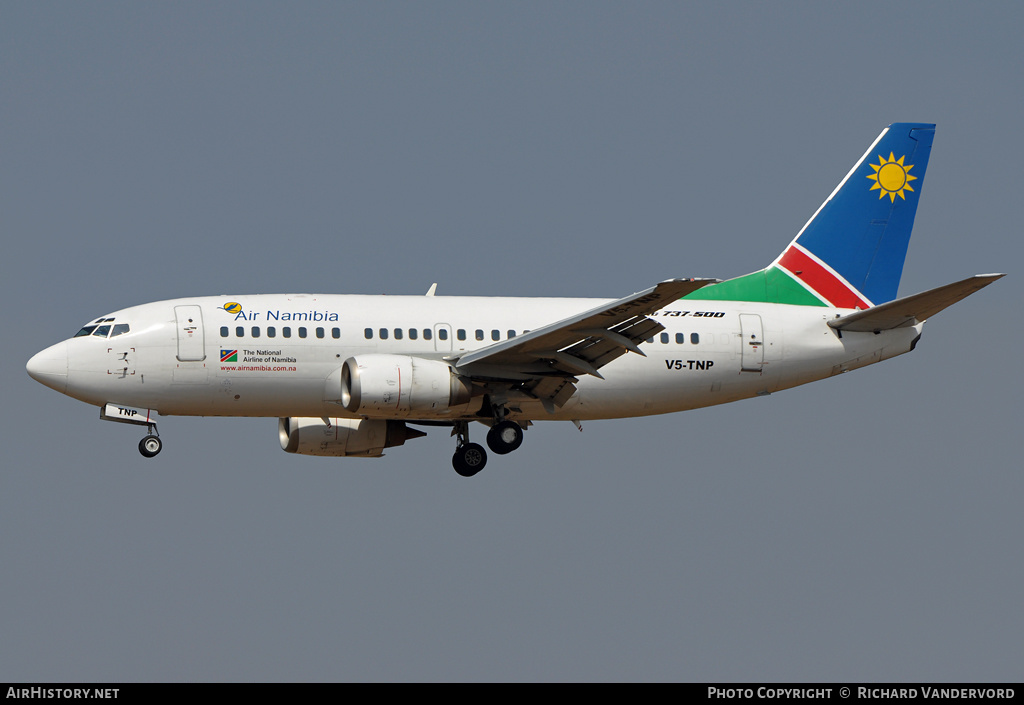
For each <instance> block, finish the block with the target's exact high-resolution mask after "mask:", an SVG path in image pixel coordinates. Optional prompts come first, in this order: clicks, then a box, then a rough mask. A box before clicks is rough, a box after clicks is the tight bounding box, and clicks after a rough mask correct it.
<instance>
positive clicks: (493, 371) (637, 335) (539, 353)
mask: <svg viewBox="0 0 1024 705" xmlns="http://www.w3.org/2000/svg"><path fill="white" fill-rule="evenodd" d="M716 281H718V280H717V279H669V280H668V281H663V282H661V283H660V284H658V285H657V286H654V287H651V288H650V289H647V290H645V291H641V292H639V293H636V294H632V295H630V296H627V297H625V298H622V299H618V300H617V301H612V302H610V303H607V304H604V305H602V306H599V307H597V308H594V309H591V310H589V311H585V312H583V313H580V314H577V315H575V316H572V317H570V318H566V319H564V320H561V321H558V322H556V323H551V324H549V325H546V326H543V327H541V328H537V329H535V330H532V331H530V332H529V333H524V334H523V335H520V336H516V337H515V338H510V339H508V340H504V341H502V342H500V343H495V344H494V345H489V346H487V347H486V348H481V349H480V350H474V351H472V352H469V353H466V354H465V355H462V356H461V357H458V358H457V359H455V358H450V359H455V369H456V371H457V372H459V374H462V375H467V376H470V377H473V378H475V379H483V380H492V381H499V380H501V381H508V382H515V383H517V385H518V386H519V388H520V389H522V390H523V391H526V392H527V393H528V394H530V395H531V396H534V397H536V398H539V399H541V400H542V401H551V402H553V403H554V404H556V405H559V406H560V405H561V404H563V403H565V401H567V400H568V399H569V397H570V396H572V393H573V392H574V391H575V389H576V388H575V386H573V384H572V383H573V382H575V381H577V380H576V379H575V378H576V377H577V376H579V375H584V374H590V375H594V376H595V377H599V378H601V379H603V377H601V373H600V372H598V370H599V369H600V368H601V367H603V366H604V365H607V364H608V363H609V362H611V361H612V360H614V359H615V358H617V357H619V356H621V355H624V354H626V352H627V351H632V352H635V353H638V354H640V355H643V354H644V353H643V352H642V351H641V350H640V347H639V345H638V344H639V343H640V342H641V341H643V340H645V339H647V338H650V337H651V336H653V335H656V334H657V333H659V332H661V331H662V330H664V326H662V325H661V324H660V323H658V322H657V321H653V320H651V319H650V318H647V314H649V313H652V312H654V311H657V310H658V309H660V308H664V307H665V306H666V305H668V304H669V303H671V302H672V301H675V300H677V299H679V298H681V297H683V296H686V295H687V294H689V293H690V292H693V291H696V290H697V289H699V288H701V287H702V286H705V285H707V284H712V283H714V282H716Z"/></svg>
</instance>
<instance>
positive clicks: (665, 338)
mask: <svg viewBox="0 0 1024 705" xmlns="http://www.w3.org/2000/svg"><path fill="white" fill-rule="evenodd" d="M667 343H668V333H662V334H661V344H662V345H665V344H667Z"/></svg>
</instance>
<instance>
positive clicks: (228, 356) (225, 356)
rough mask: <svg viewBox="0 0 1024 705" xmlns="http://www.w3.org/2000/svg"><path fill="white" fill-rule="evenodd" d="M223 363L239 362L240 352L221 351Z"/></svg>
mask: <svg viewBox="0 0 1024 705" xmlns="http://www.w3.org/2000/svg"><path fill="white" fill-rule="evenodd" d="M220 361H221V362H238V351H237V350H221V351H220Z"/></svg>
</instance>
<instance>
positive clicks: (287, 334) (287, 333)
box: [281, 326, 292, 338]
mask: <svg viewBox="0 0 1024 705" xmlns="http://www.w3.org/2000/svg"><path fill="white" fill-rule="evenodd" d="M281 336H282V337H284V338H291V337H292V329H291V328H289V327H288V326H285V327H284V328H282V329H281Z"/></svg>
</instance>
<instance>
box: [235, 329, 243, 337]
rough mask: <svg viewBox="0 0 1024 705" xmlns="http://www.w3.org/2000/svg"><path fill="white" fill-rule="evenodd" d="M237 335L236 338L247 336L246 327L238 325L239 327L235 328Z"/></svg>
mask: <svg viewBox="0 0 1024 705" xmlns="http://www.w3.org/2000/svg"><path fill="white" fill-rule="evenodd" d="M235 337H236V338H244V337H245V328H243V327H242V326H238V327H237V328H235Z"/></svg>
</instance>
